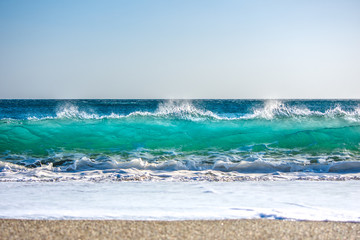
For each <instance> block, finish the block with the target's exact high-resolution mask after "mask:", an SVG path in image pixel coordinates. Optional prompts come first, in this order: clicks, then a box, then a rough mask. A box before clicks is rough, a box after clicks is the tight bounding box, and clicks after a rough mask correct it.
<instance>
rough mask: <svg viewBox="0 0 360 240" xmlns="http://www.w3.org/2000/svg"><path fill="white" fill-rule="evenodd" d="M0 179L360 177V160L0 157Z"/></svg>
mask: <svg viewBox="0 0 360 240" xmlns="http://www.w3.org/2000/svg"><path fill="white" fill-rule="evenodd" d="M0 175H1V178H0V181H68V180H87V181H104V180H110V181H134V180H135V181H159V180H160V181H161V180H165V181H269V180H327V181H329V180H360V162H354V161H348V162H339V163H331V164H309V165H301V164H297V163H286V162H279V163H274V162H268V161H262V160H256V161H254V162H246V161H245V162H240V163H231V162H224V161H217V162H215V164H201V163H197V162H190V161H188V162H187V163H184V162H180V161H165V162H159V163H149V162H146V161H144V160H142V159H133V160H131V161H128V162H118V161H115V160H108V161H104V162H99V161H94V159H90V158H88V157H82V158H80V159H78V160H75V161H74V162H73V163H72V164H68V165H65V166H58V167H55V166H54V165H53V164H52V163H49V164H47V165H45V164H42V165H41V166H39V167H36V168H33V167H30V168H29V167H26V166H21V165H18V164H13V163H10V162H2V161H0Z"/></svg>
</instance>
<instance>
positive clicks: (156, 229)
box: [0, 219, 360, 240]
mask: <svg viewBox="0 0 360 240" xmlns="http://www.w3.org/2000/svg"><path fill="white" fill-rule="evenodd" d="M0 228H1V231H0V239H9V240H10V239H359V238H360V223H355V222H332V221H285V220H267V219H246V220H186V221H128V220H19V219H0Z"/></svg>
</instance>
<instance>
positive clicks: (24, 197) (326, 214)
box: [0, 181, 360, 222]
mask: <svg viewBox="0 0 360 240" xmlns="http://www.w3.org/2000/svg"><path fill="white" fill-rule="evenodd" d="M359 195H360V181H345V182H324V181H322V182H309V181H307V182H298V181H281V182H279V181H278V182H271V181H270V182H269V181H268V182H231V183H227V182H222V183H216V182H188V183H181V182H177V183H174V182H145V183H144V182H141V183H140V182H117V183H108V182H103V183H89V182H61V183H36V182H33V183H26V184H24V183H0V198H1V201H0V218H17V219H122V220H188V219H257V218H264V219H289V220H325V221H326V220H331V221H353V222H360V205H359V204H358V197H359Z"/></svg>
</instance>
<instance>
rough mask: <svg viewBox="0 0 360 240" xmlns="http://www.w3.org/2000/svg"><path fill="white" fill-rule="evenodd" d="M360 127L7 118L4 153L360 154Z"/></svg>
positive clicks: (1, 136) (311, 122)
mask: <svg viewBox="0 0 360 240" xmlns="http://www.w3.org/2000/svg"><path fill="white" fill-rule="evenodd" d="M359 143H360V125H359V124H358V123H355V122H349V121H346V120H343V119H336V118H334V119H319V118H316V117H314V118H307V119H306V120H304V119H302V120H299V119H275V120H266V119H236V120H221V119H206V120H198V121H194V120H187V119H176V118H172V119H168V118H161V117H160V118H159V117H154V116H133V117H128V118H120V119H43V120H2V121H1V122H0V153H3V154H5V153H7V154H9V153H11V154H24V153H28V154H32V155H34V156H45V155H48V154H49V153H50V152H60V151H61V152H84V153H94V154H96V153H97V154H100V153H102V154H119V153H124V152H129V151H134V150H136V149H148V150H151V151H157V150H158V151H167V150H169V151H170V150H176V151H178V152H184V153H197V154H200V153H206V152H209V151H219V152H222V151H231V150H237V151H239V152H245V153H251V152H271V153H273V154H276V153H284V152H289V153H301V154H326V153H333V152H339V151H349V152H352V153H356V154H357V153H358V152H359Z"/></svg>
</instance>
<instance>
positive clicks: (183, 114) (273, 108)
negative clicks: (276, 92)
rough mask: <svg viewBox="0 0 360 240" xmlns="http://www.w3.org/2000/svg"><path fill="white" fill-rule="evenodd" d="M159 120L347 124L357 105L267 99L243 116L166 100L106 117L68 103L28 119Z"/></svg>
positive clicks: (359, 114)
mask: <svg viewBox="0 0 360 240" xmlns="http://www.w3.org/2000/svg"><path fill="white" fill-rule="evenodd" d="M136 116H143V117H162V118H164V117H165V118H179V119H187V120H193V121H198V120H206V119H217V120H242V119H266V120H272V119H275V118H277V117H287V118H295V119H296V118H304V117H309V116H317V117H327V118H335V117H341V118H343V119H346V120H349V121H359V120H360V106H358V107H357V108H355V109H354V110H353V111H345V110H343V109H342V108H341V107H340V106H339V105H338V106H336V107H334V108H331V109H328V110H326V111H325V112H320V111H311V110H310V109H308V108H306V107H305V106H303V107H295V106H288V105H286V104H285V103H284V102H283V101H281V100H266V101H265V103H264V106H263V107H262V108H256V109H253V112H252V113H247V114H245V115H243V116H238V117H233V116H226V114H225V115H224V116H223V115H222V116H219V115H218V114H215V113H213V112H211V111H209V110H205V109H199V108H196V107H195V106H194V105H193V103H192V101H191V100H167V101H164V102H162V103H160V104H159V106H158V108H157V109H156V110H155V111H154V112H148V111H135V112H132V113H129V114H127V115H124V114H118V113H110V114H108V115H99V114H97V113H94V112H93V111H92V109H88V110H87V111H80V110H79V107H78V106H76V105H73V104H71V103H66V104H64V105H61V106H59V107H58V109H57V112H56V117H50V116H47V117H42V118H38V117H35V116H32V117H28V119H29V120H42V119H54V118H55V119H121V118H129V117H136Z"/></svg>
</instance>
